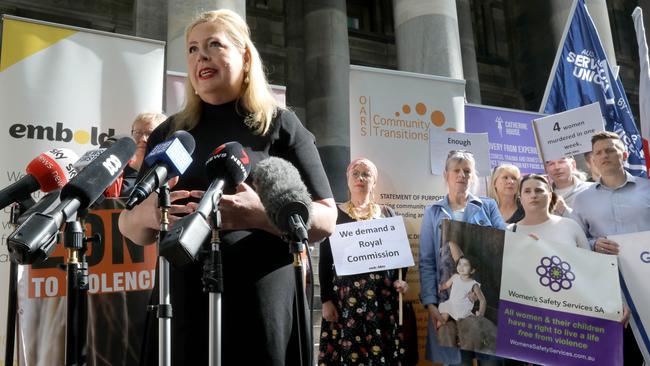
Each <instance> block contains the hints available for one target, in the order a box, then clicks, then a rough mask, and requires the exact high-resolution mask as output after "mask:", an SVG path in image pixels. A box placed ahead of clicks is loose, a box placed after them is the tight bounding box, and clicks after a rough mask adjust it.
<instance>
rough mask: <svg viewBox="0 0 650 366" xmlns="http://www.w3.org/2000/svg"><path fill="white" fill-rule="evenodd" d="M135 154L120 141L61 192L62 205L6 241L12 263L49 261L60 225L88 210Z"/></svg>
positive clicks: (24, 225)
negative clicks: (47, 259) (78, 213)
mask: <svg viewBox="0 0 650 366" xmlns="http://www.w3.org/2000/svg"><path fill="white" fill-rule="evenodd" d="M134 152H135V142H134V141H133V140H132V139H131V138H128V137H125V138H122V139H119V140H118V141H117V142H116V143H115V144H114V145H113V146H111V147H110V148H108V149H106V151H104V152H103V153H101V154H100V155H99V156H98V157H97V159H95V160H94V161H92V162H91V163H90V164H88V166H87V167H86V168H85V169H84V170H82V171H81V172H80V173H79V174H77V175H76V176H75V177H74V178H72V180H70V182H68V184H66V185H65V186H64V187H63V188H62V189H61V195H60V199H61V203H59V204H58V205H57V206H56V207H55V208H54V209H52V210H51V211H49V212H48V213H40V212H36V213H34V214H33V215H32V216H30V217H28V218H27V220H25V222H23V223H22V225H20V226H19V227H18V229H16V231H14V232H13V233H12V234H11V235H9V237H8V238H7V249H8V250H9V256H10V257H11V260H13V261H14V262H16V263H18V264H31V263H34V262H36V261H38V260H41V259H45V258H47V257H48V256H49V255H50V253H51V252H52V250H54V244H56V242H57V240H56V234H57V232H58V231H59V228H60V227H61V225H62V224H63V223H64V222H65V221H67V220H68V219H69V218H70V217H72V216H73V215H74V214H76V213H77V211H79V210H86V209H87V208H88V207H89V206H90V205H91V204H92V203H93V202H95V201H96V200H97V198H99V196H101V195H102V193H103V192H104V190H105V189H106V187H108V186H109V185H111V183H113V181H114V180H115V179H117V177H118V176H119V175H120V172H121V171H122V170H123V169H124V167H125V166H126V163H127V162H128V160H129V159H130V158H131V156H133V153H134Z"/></svg>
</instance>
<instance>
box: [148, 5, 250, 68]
mask: <svg viewBox="0 0 650 366" xmlns="http://www.w3.org/2000/svg"><path fill="white" fill-rule="evenodd" d="M148 1H153V0H148ZM215 9H231V10H233V11H235V12H237V13H238V14H239V15H241V16H242V17H244V18H245V17H246V0H168V4H167V70H168V71H176V72H187V65H186V64H185V63H186V61H185V27H187V25H188V24H189V23H190V22H191V21H192V19H194V18H195V17H196V16H197V15H198V14H199V13H200V12H202V11H207V10H215Z"/></svg>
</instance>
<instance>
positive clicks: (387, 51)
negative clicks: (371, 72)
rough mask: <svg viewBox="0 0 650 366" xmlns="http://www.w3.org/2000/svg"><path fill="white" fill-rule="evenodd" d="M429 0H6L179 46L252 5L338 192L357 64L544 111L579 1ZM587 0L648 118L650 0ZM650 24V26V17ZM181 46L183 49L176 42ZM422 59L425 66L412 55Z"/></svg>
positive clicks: (276, 69)
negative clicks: (449, 82)
mask: <svg viewBox="0 0 650 366" xmlns="http://www.w3.org/2000/svg"><path fill="white" fill-rule="evenodd" d="M422 3H426V2H422V1H413V0H348V1H343V0H230V1H229V0H212V1H206V0H189V1H179V0H0V13H5V14H11V15H17V16H22V17H27V18H33V19H40V20H45V21H50V22H55V23H61V24H68V25H74V26H79V27H84V28H91V29H97V30H103V31H108V32H116V33H122V34H128V35H134V36H139V37H144V38H152V39H157V40H167V41H168V42H170V43H169V44H170V45H171V44H172V43H171V41H172V40H171V39H169V40H168V38H169V37H171V36H168V34H170V35H171V34H178V32H179V31H178V28H179V27H180V26H178V24H186V23H187V21H186V20H185V18H188V17H191V16H192V14H195V13H196V12H198V11H200V10H203V9H210V8H216V7H219V6H226V7H231V8H234V9H236V10H238V11H239V12H240V13H242V12H244V13H245V16H246V18H247V21H248V23H249V24H250V27H251V29H252V35H253V39H254V41H255V43H256V45H257V47H258V48H259V50H260V53H261V55H262V58H263V60H264V62H265V64H266V66H267V71H268V76H269V79H270V81H271V82H272V83H273V84H277V85H284V86H286V87H287V102H288V104H289V105H290V106H291V107H292V108H293V109H294V110H295V111H296V112H297V114H298V115H299V117H300V118H301V120H302V121H303V122H304V123H305V124H306V125H307V126H308V127H309V128H310V130H312V132H314V134H315V135H316V136H317V138H318V139H319V148H320V149H321V154H322V155H323V157H324V158H327V159H326V160H327V161H326V164H327V165H329V166H327V167H326V169H327V170H328V173H331V174H330V178H331V179H332V183H333V188H334V191H335V194H336V196H337V198H339V199H343V198H345V197H344V195H345V192H346V190H345V186H344V182H345V179H341V178H342V177H341V172H342V171H343V170H344V166H345V164H346V162H347V160H348V159H349V158H348V156H347V155H348V152H349V142H348V141H346V135H345V133H342V132H338V133H337V132H332V131H337V130H341V129H343V130H346V131H347V127H346V121H347V114H348V111H347V100H346V98H347V85H346V82H345V80H346V78H347V70H346V68H347V65H349V64H353V65H364V66H372V67H378V68H386V69H400V70H407V71H415V72H423V73H431V74H437V75H442V76H450V77H464V78H465V79H466V80H467V99H468V101H469V102H472V103H481V104H485V105H492V106H499V107H507V108H515V109H523V110H530V111H537V110H538V109H539V106H540V102H541V99H542V96H543V93H544V88H545V86H546V82H547V80H548V75H549V72H550V69H551V66H552V63H553V59H554V57H555V53H556V50H557V45H558V42H559V39H560V37H561V31H562V28H563V26H564V24H565V22H566V17H567V14H568V13H567V8H568V7H569V6H570V3H571V0H547V1H523V0H431V2H430V4H429V5H427V6H424V7H420V8H418V6H421V5H418V4H422ZM587 4H588V6H589V8H590V12H591V13H592V16H593V17H594V19H599V20H597V21H596V23H597V27H598V28H599V32H600V33H601V38H602V39H603V40H604V43H605V47H606V48H607V49H608V50H609V53H610V55H609V56H610V58H611V57H612V56H611V53H614V54H615V56H614V58H615V61H616V63H617V64H618V65H619V66H620V75H621V78H622V80H623V85H624V86H625V89H626V92H627V96H628V99H629V101H630V103H631V105H632V109H633V111H634V113H635V116H637V120H638V74H639V61H638V54H637V46H636V38H635V35H634V28H633V24H632V20H631V16H630V15H631V13H632V10H633V9H634V7H635V6H637V5H640V6H642V7H643V8H645V9H646V12H647V13H650V0H587ZM179 9H180V10H181V11H179ZM405 14H406V15H405ZM645 16H646V18H648V17H649V15H648V14H646V15H645ZM603 19H605V21H603ZM603 24H604V26H603ZM646 24H649V26H648V27H647V28H650V20H648V19H646ZM175 25H176V30H174V26H175ZM607 25H609V27H607ZM323 27H327V28H323ZM174 32H175V33H174ZM326 45H327V46H326ZM423 45H424V46H423ZM174 53H179V52H174V51H172V52H169V54H174ZM180 55H181V56H182V53H181V54H180ZM432 55H433V56H432ZM440 55H443V56H449V57H439V56H440ZM412 60H415V63H417V64H418V65H410V64H409V62H411V61H412ZM174 62H176V63H177V64H178V63H179V62H180V64H182V60H181V61H174V60H173V59H171V60H170V58H169V56H168V60H167V64H168V65H174ZM459 63H462V67H461V65H459ZM175 71H183V70H175ZM316 75H318V77H317V76H316ZM342 166H343V168H342ZM336 182H342V183H339V184H337V183H336Z"/></svg>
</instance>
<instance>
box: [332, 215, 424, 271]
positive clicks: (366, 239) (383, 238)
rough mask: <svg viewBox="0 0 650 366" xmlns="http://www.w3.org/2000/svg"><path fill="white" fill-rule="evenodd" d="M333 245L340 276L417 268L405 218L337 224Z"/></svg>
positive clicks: (335, 264)
mask: <svg viewBox="0 0 650 366" xmlns="http://www.w3.org/2000/svg"><path fill="white" fill-rule="evenodd" d="M330 244H331V247H332V257H333V258H334V266H335V267H336V274H337V275H339V276H345V275H351V274H358V273H366V272H374V271H383V270H387V269H394V268H404V267H411V266H413V265H414V262H413V255H412V254H411V247H410V246H409V241H408V238H407V236H406V229H405V227H404V219H403V218H402V217H401V216H394V217H388V218H385V219H377V220H367V221H355V222H351V223H348V224H340V225H336V231H335V232H334V234H332V236H331V237H330Z"/></svg>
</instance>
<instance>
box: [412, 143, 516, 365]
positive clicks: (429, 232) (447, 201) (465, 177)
mask: <svg viewBox="0 0 650 366" xmlns="http://www.w3.org/2000/svg"><path fill="white" fill-rule="evenodd" d="M444 177H445V180H446V182H447V196H446V197H445V198H443V199H442V200H440V201H437V202H435V203H434V204H432V205H430V206H427V208H426V209H425V210H424V219H423V220H422V226H421V229H420V287H421V293H420V299H421V301H422V304H423V305H424V306H425V307H426V308H427V309H428V311H429V315H430V316H429V332H428V335H427V347H426V357H427V359H428V360H431V361H433V362H436V363H443V364H454V365H471V364H472V358H474V356H475V354H474V353H473V352H468V351H459V349H458V348H451V347H442V346H440V345H438V342H437V337H436V328H435V324H436V322H437V321H442V317H441V316H440V312H439V311H438V306H437V305H438V302H439V301H438V259H439V258H440V240H441V224H442V220H445V219H447V220H456V221H463V222H467V223H471V224H477V225H482V226H490V227H494V228H498V229H505V228H506V223H505V222H504V221H503V218H502V217H501V214H500V213H499V208H498V205H497V203H496V202H495V201H494V200H493V199H491V198H487V197H478V196H475V195H473V194H472V193H470V188H471V187H472V185H473V184H474V183H475V182H476V181H477V177H476V163H475V161H474V157H473V156H472V154H471V153H470V152H467V151H462V150H460V151H456V150H452V151H450V152H449V155H448V156H447V161H446V162H445V173H444ZM461 356H462V357H461ZM476 357H477V358H478V359H479V364H480V365H482V366H483V365H501V364H502V360H501V359H498V358H496V357H490V356H488V355H481V354H476Z"/></svg>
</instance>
